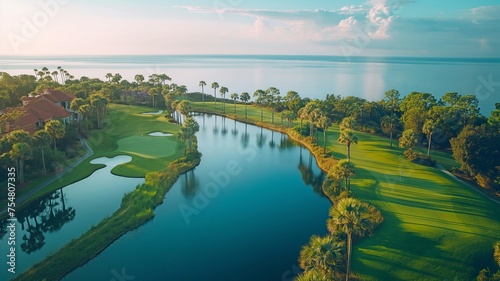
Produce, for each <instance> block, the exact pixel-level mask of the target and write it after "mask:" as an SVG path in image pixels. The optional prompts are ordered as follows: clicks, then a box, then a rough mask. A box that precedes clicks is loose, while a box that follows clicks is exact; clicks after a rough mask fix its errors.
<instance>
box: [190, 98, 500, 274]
mask: <svg viewBox="0 0 500 281" xmlns="http://www.w3.org/2000/svg"><path fill="white" fill-rule="evenodd" d="M195 110H197V111H201V112H210V113H217V114H222V110H221V106H220V105H219V104H218V106H217V108H214V105H213V103H212V104H207V103H206V104H205V106H202V105H201V103H195ZM226 113H227V114H226V115H228V116H229V117H231V118H235V119H237V120H240V121H243V122H247V123H251V124H256V125H262V126H264V127H267V128H271V129H277V130H282V131H283V130H284V131H287V132H289V133H290V130H289V129H282V128H281V120H280V119H279V117H277V114H275V124H270V123H271V113H270V111H269V110H266V109H264V122H261V121H260V108H257V107H255V106H248V118H245V110H244V106H243V105H237V110H236V114H234V108H233V105H226ZM298 123H299V122H298V121H296V122H295V123H294V125H297V124H298ZM338 132H339V128H338V126H337V125H334V126H332V127H331V128H330V129H329V130H328V131H327V138H328V140H327V149H328V151H329V153H331V154H332V155H333V156H334V157H335V158H337V159H342V158H345V154H346V149H345V146H344V145H341V144H338V143H337V138H338V136H339V133H338ZM356 134H357V135H358V138H359V144H357V145H352V146H351V154H352V155H351V157H352V159H351V161H352V162H353V163H354V164H355V166H356V172H357V175H356V177H355V178H353V179H352V180H351V184H352V186H351V189H352V190H353V193H354V194H355V196H356V197H357V198H359V199H361V200H363V201H367V202H369V203H370V204H373V205H375V206H376V207H377V208H378V209H379V210H380V211H381V212H382V214H383V216H384V224H383V225H382V226H381V227H380V228H379V229H378V230H377V232H376V234H375V236H374V237H371V238H365V239H363V240H362V241H360V242H359V243H357V244H356V246H355V247H354V251H353V258H354V259H353V264H352V268H353V271H354V272H356V273H357V274H358V276H360V277H361V278H362V279H366V280H436V281H437V280H447V279H448V280H471V279H474V278H475V276H476V275H477V273H478V272H479V270H480V269H482V268H483V267H484V266H485V265H488V264H490V263H491V258H490V257H491V254H492V253H491V252H492V249H491V245H492V244H493V242H494V241H495V240H498V239H499V238H500V234H499V232H498V229H500V219H499V217H498V214H499V213H500V207H499V206H498V205H497V204H495V203H493V202H491V201H490V200H488V199H487V198H485V197H484V196H483V195H481V194H478V193H476V192H474V191H473V190H471V189H470V188H469V187H467V186H465V185H463V184H461V183H458V182H456V181H454V180H453V179H451V178H449V177H448V176H447V175H445V174H444V173H442V172H441V171H440V170H439V169H436V168H433V167H425V166H421V165H416V164H412V163H409V162H408V161H407V160H406V159H404V157H403V156H402V155H403V151H402V150H401V149H399V148H394V149H390V148H389V140H388V139H386V138H383V137H380V136H376V135H372V134H367V133H361V132H356ZM290 135H291V136H292V137H293V138H296V137H297V136H296V134H295V133H290ZM319 139H320V145H323V144H322V136H320V138H319ZM396 146H397V144H396ZM310 148H311V147H310ZM312 151H313V153H315V154H316V156H317V157H318V164H319V166H320V167H321V168H322V169H323V170H325V171H327V170H328V167H327V166H325V165H324V164H322V163H321V160H320V159H321V158H323V157H322V155H321V154H322V149H318V148H317V147H316V148H314V147H313V148H312ZM436 156H438V157H436V160H437V161H438V162H439V163H441V164H442V165H443V166H445V167H447V168H451V167H453V166H455V161H454V160H453V158H452V157H451V155H450V154H447V153H443V152H439V153H436ZM297 254H298V253H297Z"/></svg>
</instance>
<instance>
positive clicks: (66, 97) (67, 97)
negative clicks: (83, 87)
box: [41, 89, 75, 102]
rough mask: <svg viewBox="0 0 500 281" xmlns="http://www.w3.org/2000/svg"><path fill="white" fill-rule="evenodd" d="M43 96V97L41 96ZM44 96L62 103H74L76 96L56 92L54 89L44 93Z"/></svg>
mask: <svg viewBox="0 0 500 281" xmlns="http://www.w3.org/2000/svg"><path fill="white" fill-rule="evenodd" d="M41 96H42V95H41ZM43 96H51V97H53V98H54V99H55V101H54V102H58V101H59V102H61V101H72V100H74V99H75V96H73V95H72V94H67V93H65V92H61V91H59V90H54V89H47V90H45V92H44V93H43Z"/></svg>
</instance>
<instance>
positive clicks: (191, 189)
mask: <svg viewBox="0 0 500 281" xmlns="http://www.w3.org/2000/svg"><path fill="white" fill-rule="evenodd" d="M197 191H198V182H197V179H196V175H195V174H194V171H193V170H191V171H189V172H187V173H184V180H183V183H182V188H181V192H182V194H183V195H184V197H185V198H192V197H194V196H195V195H196V192H197Z"/></svg>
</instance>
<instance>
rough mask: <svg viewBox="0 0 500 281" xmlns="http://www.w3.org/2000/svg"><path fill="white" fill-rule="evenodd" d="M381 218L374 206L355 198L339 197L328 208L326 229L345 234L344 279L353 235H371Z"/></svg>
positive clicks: (347, 276) (349, 262)
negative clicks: (345, 259)
mask: <svg viewBox="0 0 500 281" xmlns="http://www.w3.org/2000/svg"><path fill="white" fill-rule="evenodd" d="M382 220H383V219H382V215H381V214H380V212H379V211H378V210H377V209H376V208H375V207H373V206H371V205H369V204H368V203H365V202H361V201H359V200H358V199H355V198H344V199H341V200H339V201H338V202H337V203H335V204H334V205H333V206H332V207H331V208H330V214H329V218H328V221H327V227H328V230H329V231H330V233H332V234H338V233H344V234H346V236H347V267H346V268H347V270H346V281H348V280H349V278H350V273H351V252H352V239H353V236H355V237H358V238H361V237H364V236H365V235H367V234H370V235H371V234H372V233H373V231H374V230H375V228H376V226H378V225H379V224H380V223H382Z"/></svg>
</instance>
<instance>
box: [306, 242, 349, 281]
mask: <svg viewBox="0 0 500 281" xmlns="http://www.w3.org/2000/svg"><path fill="white" fill-rule="evenodd" d="M345 247H346V245H345V242H344V241H341V240H340V238H339V236H338V235H327V236H325V237H319V236H317V235H313V236H311V238H310V239H309V243H308V244H307V245H305V246H303V247H302V250H301V251H300V257H299V264H300V267H301V268H302V269H303V270H305V271H314V270H317V271H319V272H321V273H322V274H325V275H328V276H333V274H334V273H335V272H337V271H338V270H339V269H340V267H341V266H343V265H344V263H343V262H344V251H345Z"/></svg>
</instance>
